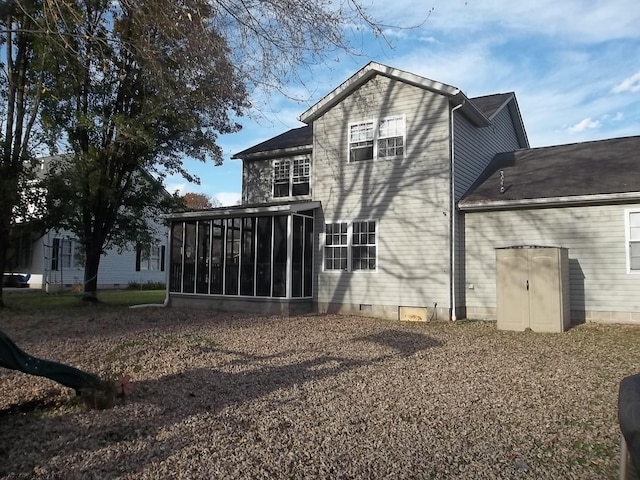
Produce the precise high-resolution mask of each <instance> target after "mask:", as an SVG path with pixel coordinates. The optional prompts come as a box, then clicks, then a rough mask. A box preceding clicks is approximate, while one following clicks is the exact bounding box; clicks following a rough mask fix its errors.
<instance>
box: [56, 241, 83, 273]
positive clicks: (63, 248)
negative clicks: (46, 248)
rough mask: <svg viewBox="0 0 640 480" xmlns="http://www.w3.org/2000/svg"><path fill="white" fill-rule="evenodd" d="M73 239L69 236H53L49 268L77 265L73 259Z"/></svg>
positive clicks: (60, 268)
mask: <svg viewBox="0 0 640 480" xmlns="http://www.w3.org/2000/svg"><path fill="white" fill-rule="evenodd" d="M74 246H75V241H74V240H73V239H70V238H54V239H53V244H52V246H51V270H62V269H68V268H71V267H72V266H74V267H75V266H77V265H76V264H75V263H74V261H73V253H74V250H75V248H74Z"/></svg>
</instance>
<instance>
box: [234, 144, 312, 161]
mask: <svg viewBox="0 0 640 480" xmlns="http://www.w3.org/2000/svg"><path fill="white" fill-rule="evenodd" d="M312 149H313V145H301V146H298V147H289V148H278V149H276V150H264V151H261V152H253V153H247V154H243V153H242V152H240V153H236V154H235V155H233V156H232V157H231V160H264V159H266V158H274V157H279V156H291V155H297V154H302V153H309V152H310V151H311V150H312Z"/></svg>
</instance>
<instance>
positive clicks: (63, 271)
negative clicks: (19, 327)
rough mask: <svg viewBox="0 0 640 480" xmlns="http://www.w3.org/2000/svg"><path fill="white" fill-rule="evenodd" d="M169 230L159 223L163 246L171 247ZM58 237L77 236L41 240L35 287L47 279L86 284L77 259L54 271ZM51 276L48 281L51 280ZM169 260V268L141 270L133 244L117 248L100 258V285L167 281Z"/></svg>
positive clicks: (56, 283) (32, 283) (34, 260)
mask: <svg viewBox="0 0 640 480" xmlns="http://www.w3.org/2000/svg"><path fill="white" fill-rule="evenodd" d="M167 234H168V229H167V227H165V226H157V235H156V238H157V239H158V240H159V245H161V246H164V247H165V252H167V251H168V246H167ZM56 235H57V236H59V237H65V238H67V237H68V238H73V235H72V234H69V233H66V232H60V233H54V232H50V233H47V234H45V235H44V236H43V237H42V238H40V239H39V240H37V241H36V242H35V244H34V246H33V257H32V262H31V267H30V270H29V271H28V272H27V271H25V272H24V273H30V274H31V279H30V281H29V285H30V287H31V288H42V287H43V286H42V282H43V281H44V282H47V281H48V283H49V284H51V285H52V286H59V285H67V286H70V285H82V283H83V281H84V267H83V266H82V265H81V264H79V262H77V261H73V265H72V267H71V268H63V267H61V266H60V267H59V268H58V270H51V247H52V245H53V239H54V238H55V237H56ZM47 279H48V280H47ZM166 281H167V262H166V261H165V270H164V271H160V270H140V271H136V251H135V246H134V245H132V246H131V249H130V250H126V251H124V252H121V253H119V252H118V251H117V249H111V250H109V251H108V252H107V253H106V254H104V255H103V256H102V258H101V259H100V267H99V269H98V288H99V289H100V288H114V287H123V288H124V287H127V286H128V284H129V283H130V282H136V283H140V284H144V283H147V282H166Z"/></svg>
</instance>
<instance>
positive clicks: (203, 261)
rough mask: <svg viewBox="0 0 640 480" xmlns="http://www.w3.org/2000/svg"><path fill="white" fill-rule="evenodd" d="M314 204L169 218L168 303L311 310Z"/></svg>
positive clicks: (274, 310) (222, 210)
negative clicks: (169, 301)
mask: <svg viewBox="0 0 640 480" xmlns="http://www.w3.org/2000/svg"><path fill="white" fill-rule="evenodd" d="M319 206H320V204H319V202H301V203H291V204H286V205H270V206H255V207H247V206H243V207H229V208H218V209H212V210H203V211H196V212H184V213H179V214H171V215H169V216H168V217H167V218H168V219H169V221H170V222H171V229H170V240H169V265H170V268H169V281H168V289H169V297H170V300H171V304H172V305H187V306H194V307H202V308H210V309H214V310H220V311H259V312H271V313H289V312H296V313H297V312H303V311H309V310H311V309H312V297H313V252H314V234H313V224H314V210H315V208H317V207H319Z"/></svg>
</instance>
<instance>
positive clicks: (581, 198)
mask: <svg viewBox="0 0 640 480" xmlns="http://www.w3.org/2000/svg"><path fill="white" fill-rule="evenodd" d="M629 201H640V192H624V193H599V194H595V195H571V196H563V197H547V198H523V199H520V200H476V201H462V202H461V203H460V210H462V211H465V212H477V211H483V210H507V209H512V208H514V209H515V208H536V207H537V208H543V207H568V206H580V205H601V204H605V203H622V202H629Z"/></svg>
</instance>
